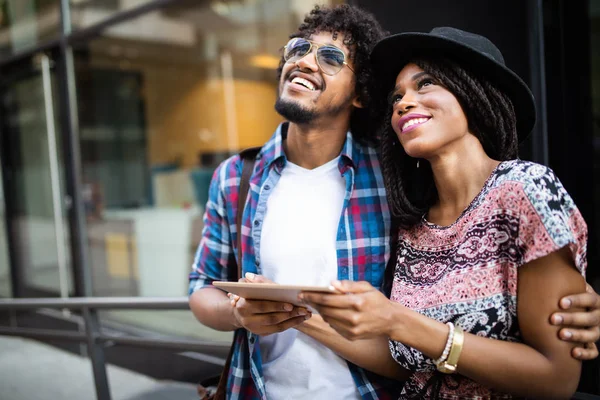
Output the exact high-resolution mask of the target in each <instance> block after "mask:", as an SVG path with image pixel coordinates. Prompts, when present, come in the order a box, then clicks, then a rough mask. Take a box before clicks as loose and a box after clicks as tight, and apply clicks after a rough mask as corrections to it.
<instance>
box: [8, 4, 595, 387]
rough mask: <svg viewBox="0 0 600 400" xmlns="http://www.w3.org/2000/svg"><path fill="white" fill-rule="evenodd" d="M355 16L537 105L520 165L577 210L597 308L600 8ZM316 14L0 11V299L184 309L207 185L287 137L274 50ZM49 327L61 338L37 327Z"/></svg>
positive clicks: (150, 325)
mask: <svg viewBox="0 0 600 400" xmlns="http://www.w3.org/2000/svg"><path fill="white" fill-rule="evenodd" d="M342 2H343V1H337V0H329V1H320V2H318V3H319V4H338V3H342ZM348 2H349V3H352V4H356V5H359V6H362V7H364V8H365V9H367V10H369V11H372V12H373V13H374V14H375V15H376V16H377V18H378V19H379V20H380V21H381V22H382V24H383V25H384V27H385V28H386V29H387V30H388V31H390V32H392V33H396V32H401V31H429V30H430V29H431V28H432V27H434V26H455V27H458V28H462V29H465V30H469V31H473V32H478V33H481V34H484V35H486V36H488V37H489V38H490V39H492V40H493V41H494V42H495V43H497V44H498V46H499V47H500V49H501V50H502V52H503V54H504V56H505V59H506V62H507V64H508V65H509V66H510V67H512V68H513V69H514V70H515V71H516V72H517V73H518V74H519V75H520V76H521V77H522V78H523V79H524V80H525V81H526V82H527V83H528V84H529V85H530V87H531V88H532V90H533V92H534V95H535V97H536V102H537V107H538V123H537V124H536V127H535V129H534V131H533V133H532V135H531V136H530V137H529V139H528V140H527V141H526V142H525V143H523V145H522V146H521V158H523V159H529V160H533V161H537V162H540V163H542V164H545V165H548V166H550V167H551V168H553V169H554V171H555V172H556V174H557V175H558V177H559V178H560V179H561V180H562V182H563V183H564V185H565V187H566V188H567V190H568V191H569V192H570V193H571V194H572V196H573V198H574V200H575V202H576V203H577V205H578V206H579V208H580V209H581V211H582V213H583V216H584V218H585V219H586V221H587V223H588V227H589V231H590V240H589V246H588V257H589V265H590V267H589V272H588V281H589V282H590V283H591V284H592V285H593V286H594V287H595V288H596V290H597V291H598V290H600V273H599V272H598V268H597V266H598V265H600V254H599V252H600V239H599V235H598V229H599V228H600V212H599V211H598V207H599V206H600V179H599V177H600V175H599V173H600V1H598V0H582V1H577V2H573V1H571V2H569V3H567V2H566V1H565V0H526V1H523V0H507V1H502V2H500V1H494V0H486V1H481V0H456V1H453V2H448V1H444V0H430V1H429V2H427V4H426V5H424V4H423V3H421V2H408V1H384V0H369V1H367V0H364V1H363V0H354V1H348ZM314 4H315V2H314V1H312V0H311V1H305V0H4V1H0V135H1V136H0V175H1V177H2V180H1V182H2V185H0V297H7V298H11V297H14V298H24V297H57V296H61V297H73V296H123V297H127V296H144V297H170V296H185V295H186V292H187V274H188V272H189V270H190V265H191V263H192V259H193V256H194V252H195V250H196V247H197V244H198V242H199V237H200V233H201V231H202V212H203V208H204V204H205V202H206V198H207V190H208V183H209V181H210V177H211V175H212V172H213V170H214V168H215V167H216V166H217V165H218V164H219V162H220V161H222V160H223V159H225V158H226V157H228V156H229V155H231V154H234V153H236V152H237V151H238V150H239V149H242V148H245V147H250V146H256V145H260V144H262V143H263V142H265V141H266V140H267V139H268V138H269V137H270V135H271V134H272V132H273V130H274V128H275V127H276V126H277V124H278V123H279V122H280V121H281V119H280V117H279V116H278V115H277V114H276V113H275V111H274V109H273V104H274V102H275V96H276V68H277V65H278V63H279V57H280V49H281V47H282V46H283V45H284V44H285V42H286V41H287V38H288V35H289V34H290V33H291V32H293V31H294V30H295V29H296V27H297V26H298V24H299V22H300V21H301V20H302V18H303V16H304V15H305V14H306V13H307V12H308V11H310V9H311V8H312V6H313V5H314ZM567 4H568V6H567ZM582 49H583V51H582ZM42 319H43V320H44V321H43V324H47V325H54V324H58V322H56V321H55V318H54V316H52V315H44V316H43V318H42V316H38V317H37V319H36V318H34V322H31V323H33V324H34V325H35V321H38V322H39V323H40V324H42V322H41V321H42ZM101 320H102V322H103V324H105V325H106V326H107V327H109V328H111V329H116V330H125V331H129V332H134V333H135V334H138V335H141V336H143V335H146V334H148V335H157V334H158V335H163V336H167V337H170V336H173V337H185V338H191V339H199V340H207V341H214V342H215V343H221V344H224V348H225V347H226V343H227V340H228V339H229V337H230V336H228V335H224V334H223V333H221V332H216V331H213V330H210V329H208V328H205V327H202V326H201V325H200V324H198V323H197V322H196V321H195V319H194V318H193V316H191V314H190V313H189V312H184V311H161V312H148V311H127V312H126V311H111V312H106V313H104V314H102V315H101ZM60 324H67V325H68V321H66V322H65V320H64V316H63V317H61V322H60ZM73 326H76V324H74V325H73ZM74 351H77V349H76V348H75V350H74ZM132 354H133V355H135V357H137V360H138V362H136V363H131V362H128V361H127V360H128V359H130V358H131V357H130V356H131V355H132ZM165 357H166V358H168V359H169V360H172V361H171V364H169V366H163V367H160V366H157V365H156V363H152V362H151V361H152V360H157V359H160V360H165V359H166V358H165ZM107 359H108V361H111V362H114V363H117V364H121V365H124V366H126V367H129V368H134V369H137V370H140V371H141V372H144V373H148V374H151V375H153V376H156V377H162V378H171V379H180V380H188V381H195V380H197V379H198V376H197V374H194V371H198V370H199V368H200V367H199V366H198V365H199V364H201V363H204V364H205V361H201V360H199V359H198V358H194V357H193V356H192V355H188V356H186V355H182V354H181V353H175V352H170V353H168V352H167V353H165V352H155V353H153V352H151V351H144V352H143V353H141V352H139V350H134V349H131V350H130V353H128V352H127V351H124V352H112V353H111V351H110V350H108V352H107ZM140 359H142V360H144V359H145V360H148V361H149V362H147V363H144V362H139V360H140ZM204 364H203V365H204ZM173 365H177V367H175V368H174V367H173ZM597 365H598V363H597V362H590V363H586V366H585V369H584V377H583V379H582V383H581V386H580V390H582V391H584V392H587V393H598V380H599V379H598V376H599V375H598V370H597ZM214 369H218V365H215V366H214ZM209 370H210V369H209ZM209 370H207V371H206V373H207V374H208V373H209V372H211V371H212V370H210V371H209Z"/></svg>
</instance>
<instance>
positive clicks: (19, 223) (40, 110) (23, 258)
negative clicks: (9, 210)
mask: <svg viewBox="0 0 600 400" xmlns="http://www.w3.org/2000/svg"><path fill="white" fill-rule="evenodd" d="M23 67H24V68H21V69H19V70H17V71H16V72H14V76H10V77H6V78H7V81H8V82H9V83H8V84H7V85H8V86H7V88H6V91H5V92H3V93H2V99H1V100H2V103H1V104H2V106H3V107H4V110H3V115H5V116H6V120H5V121H4V123H5V128H6V131H5V132H3V134H7V135H8V138H9V141H10V143H11V149H12V151H11V154H10V156H11V157H12V160H11V161H10V164H11V165H13V174H12V179H11V188H10V189H11V196H13V198H14V207H15V209H14V216H13V217H12V218H11V234H13V235H14V243H15V253H16V257H18V259H19V265H18V266H19V269H20V270H21V271H22V273H23V278H24V284H25V286H26V287H27V288H31V289H35V290H37V291H42V293H43V294H45V295H58V294H60V295H63V296H66V295H68V294H69V293H70V292H72V289H73V285H72V277H71V274H70V271H71V268H70V259H69V254H70V253H69V250H68V243H69V237H68V224H67V218H66V211H65V210H64V193H65V189H64V163H63V158H62V152H61V144H60V139H61V136H60V135H59V134H58V133H59V132H60V126H59V124H58V118H57V114H58V111H59V110H58V109H57V108H56V104H57V101H56V93H57V90H56V85H57V84H56V80H55V76H54V71H53V69H52V62H51V60H50V59H49V58H48V56H46V55H44V54H40V55H38V56H36V57H35V59H34V60H33V61H32V63H31V65H23Z"/></svg>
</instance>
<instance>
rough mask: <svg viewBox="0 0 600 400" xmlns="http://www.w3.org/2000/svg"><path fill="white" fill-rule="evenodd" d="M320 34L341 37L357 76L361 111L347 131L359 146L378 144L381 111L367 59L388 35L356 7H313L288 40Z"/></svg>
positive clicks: (278, 73)
mask: <svg viewBox="0 0 600 400" xmlns="http://www.w3.org/2000/svg"><path fill="white" fill-rule="evenodd" d="M319 32H330V33H332V34H333V35H334V37H335V36H336V35H337V34H343V35H344V45H346V47H348V49H349V50H350V54H349V57H350V59H351V60H352V63H353V67H354V71H355V74H356V85H355V88H354V89H355V92H356V93H357V95H358V99H359V101H360V102H361V104H362V106H363V108H356V109H355V110H354V111H353V112H352V116H351V117H350V131H351V132H352V134H353V136H354V138H355V139H356V140H357V141H359V142H360V143H362V144H366V145H374V144H376V143H377V132H376V131H377V129H376V127H377V126H378V123H379V121H380V119H381V118H382V117H383V115H382V114H383V113H384V109H382V108H381V107H377V106H376V104H375V100H376V99H375V96H373V90H372V88H373V87H374V76H373V71H372V69H371V66H370V61H369V56H370V54H371V50H373V47H374V46H375V44H376V43H377V42H378V41H380V40H381V39H383V38H384V37H385V36H386V35H387V32H386V31H384V30H383V28H382V27H381V25H380V24H379V22H378V21H377V20H376V19H375V17H374V16H373V14H371V13H369V12H367V11H365V10H363V9H361V8H359V7H356V6H351V5H348V4H341V5H338V6H335V7H321V6H318V5H317V6H315V8H313V9H312V11H311V12H310V13H309V14H308V15H307V16H306V17H305V18H304V22H303V23H302V24H300V26H299V27H298V31H297V32H295V33H293V34H291V35H290V39H291V38H295V37H302V38H309V37H310V36H311V35H313V34H315V33H319ZM284 64H285V61H284V60H283V57H282V58H281V60H280V62H279V68H278V69H277V79H278V80H279V79H280V78H281V71H282V69H283V65H284Z"/></svg>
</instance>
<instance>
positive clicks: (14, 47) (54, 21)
mask: <svg viewBox="0 0 600 400" xmlns="http://www.w3.org/2000/svg"><path fill="white" fill-rule="evenodd" d="M59 31H60V0H3V1H0V57H6V56H9V55H11V54H15V53H19V52H21V51H24V50H27V49H30V48H32V47H34V46H35V45H36V44H38V43H40V42H43V41H45V40H48V39H51V38H54V37H56V36H57V35H58V34H59Z"/></svg>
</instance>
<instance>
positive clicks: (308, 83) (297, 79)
mask: <svg viewBox="0 0 600 400" xmlns="http://www.w3.org/2000/svg"><path fill="white" fill-rule="evenodd" d="M292 83H297V84H298V85H302V86H304V87H305V88H307V89H308V90H315V89H316V88H315V85H314V84H313V83H312V82H311V81H309V80H306V79H304V78H300V77H298V76H297V77H295V78H294V79H292Z"/></svg>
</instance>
